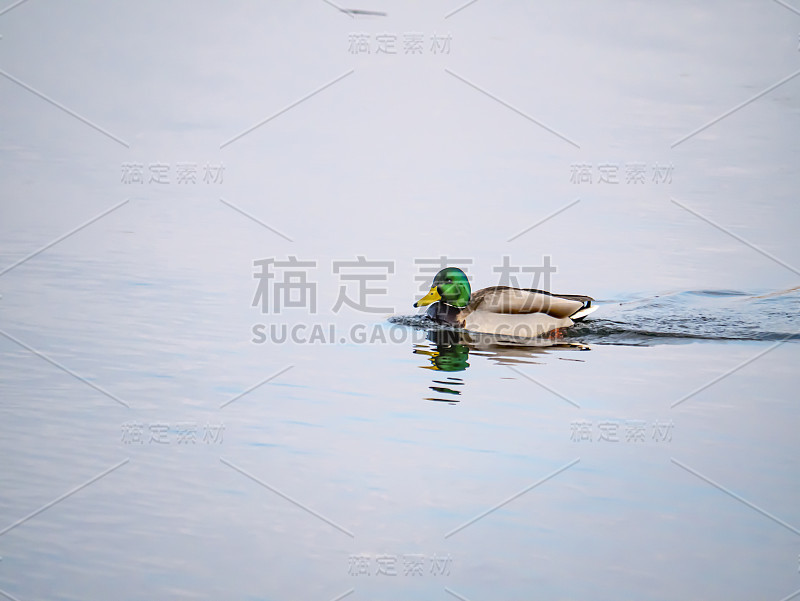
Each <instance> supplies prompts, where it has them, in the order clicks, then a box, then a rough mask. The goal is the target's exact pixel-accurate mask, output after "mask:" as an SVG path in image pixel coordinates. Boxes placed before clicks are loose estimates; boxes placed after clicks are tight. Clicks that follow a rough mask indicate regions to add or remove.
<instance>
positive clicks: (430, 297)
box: [414, 267, 472, 307]
mask: <svg viewBox="0 0 800 601" xmlns="http://www.w3.org/2000/svg"><path fill="white" fill-rule="evenodd" d="M470 294H472V290H471V289H470V287H469V280H468V279H467V276H466V274H465V273H464V272H463V271H461V270H460V269H459V268H458V267H446V268H445V269H442V270H441V271H440V272H439V273H437V274H436V277H435V278H433V286H431V290H430V292H428V294H426V295H425V296H423V297H422V298H421V299H419V300H418V301H417V302H415V303H414V306H415V307H424V306H425V305H430V304H431V303H435V302H436V301H442V302H443V303H445V304H447V305H451V306H453V307H466V306H467V304H468V303H469V297H470Z"/></svg>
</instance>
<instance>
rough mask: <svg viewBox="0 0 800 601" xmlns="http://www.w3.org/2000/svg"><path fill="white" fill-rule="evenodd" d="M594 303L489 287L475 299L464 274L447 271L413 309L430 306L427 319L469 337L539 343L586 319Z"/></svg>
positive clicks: (454, 269)
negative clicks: (472, 334) (490, 336)
mask: <svg viewBox="0 0 800 601" xmlns="http://www.w3.org/2000/svg"><path fill="white" fill-rule="evenodd" d="M593 300H594V299H593V298H591V297H589V296H581V295H576V294H551V293H549V292H544V291H543V290H533V289H523V288H511V287H509V286H490V287H489V288H483V289H481V290H478V291H477V292H475V294H472V290H471V288H470V285H469V280H468V279H467V276H466V274H464V272H463V271H461V270H460V269H458V268H457V267H447V268H445V269H442V270H441V271H440V272H439V273H437V274H436V277H435V278H433V285H432V286H431V289H430V292H428V294H426V295H425V296H424V297H422V298H421V299H419V300H418V301H417V302H416V303H414V306H415V307H424V306H427V305H430V307H428V311H427V314H428V316H429V317H431V318H432V319H434V320H436V321H438V322H440V323H446V324H449V325H452V326H455V327H458V328H463V329H465V330H468V331H470V332H478V333H482V334H494V335H499V336H513V337H517V338H535V337H537V336H542V335H544V334H547V333H548V332H552V331H553V330H557V329H559V328H566V327H569V326H571V325H573V324H574V323H575V322H576V321H578V320H581V319H583V318H584V317H586V316H587V315H589V313H591V312H592V311H594V310H595V309H597V307H593V306H592V301H593Z"/></svg>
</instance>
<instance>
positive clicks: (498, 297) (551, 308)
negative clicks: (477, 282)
mask: <svg viewBox="0 0 800 601" xmlns="http://www.w3.org/2000/svg"><path fill="white" fill-rule="evenodd" d="M591 301H592V299H591V297H588V296H578V295H565V296H556V295H554V294H550V293H549V292H544V291H542V290H533V289H523V288H511V287H509V286H491V287H489V288H483V289H482V290H478V291H477V292H475V294H473V295H472V298H471V299H470V302H469V305H468V306H467V308H466V312H467V313H472V312H474V311H479V312H484V311H485V312H489V313H499V314H505V315H515V314H531V313H545V314H547V315H549V316H551V317H554V318H556V319H563V318H566V317H569V316H570V315H573V314H575V313H576V312H578V311H580V310H581V309H582V308H584V307H585V306H587V303H591Z"/></svg>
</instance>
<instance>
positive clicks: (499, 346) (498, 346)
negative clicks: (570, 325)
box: [413, 328, 590, 404]
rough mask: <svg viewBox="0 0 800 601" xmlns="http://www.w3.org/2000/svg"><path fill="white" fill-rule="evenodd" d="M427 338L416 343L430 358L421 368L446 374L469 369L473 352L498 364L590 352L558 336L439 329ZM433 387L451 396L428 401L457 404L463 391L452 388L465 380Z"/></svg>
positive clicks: (447, 380)
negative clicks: (555, 352) (567, 352)
mask: <svg viewBox="0 0 800 601" xmlns="http://www.w3.org/2000/svg"><path fill="white" fill-rule="evenodd" d="M426 338H427V340H428V341H429V344H428V345H423V344H415V345H414V349H413V352H414V354H415V355H423V356H425V357H427V359H428V361H429V363H430V364H429V365H420V367H421V368H423V369H432V370H435V371H445V372H458V371H464V370H466V369H467V368H468V367H469V361H468V359H469V354H470V351H472V352H473V354H475V355H479V356H485V357H487V358H488V359H491V360H493V361H494V362H496V363H498V364H499V365H515V364H526V363H527V364H530V363H541V362H540V361H536V360H535V358H536V357H537V356H538V357H541V356H543V355H544V354H545V353H547V352H548V351H549V350H553V349H561V350H580V351H588V350H590V349H589V347H588V346H586V345H583V344H577V343H567V342H563V341H561V340H559V338H558V337H553V338H541V339H535V340H534V339H527V340H520V339H516V340H514V339H509V338H502V337H497V336H490V335H485V334H473V333H470V332H464V331H456V330H445V329H438V328H437V329H431V330H428V334H427V336H426ZM433 384H434V385H433V386H430V389H431V390H433V391H434V392H435V393H438V394H443V395H444V394H446V395H450V396H449V397H446V398H442V397H426V398H425V400H426V401H437V402H445V403H450V404H455V403H458V402H459V400H458V399H457V398H454V397H457V396H460V395H461V391H460V390H458V389H456V388H452V387H453V386H464V384H465V382H464V379H463V378H459V377H455V376H444V375H442V376H441V379H435V380H433Z"/></svg>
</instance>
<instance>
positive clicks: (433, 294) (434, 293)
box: [414, 286, 442, 307]
mask: <svg viewBox="0 0 800 601" xmlns="http://www.w3.org/2000/svg"><path fill="white" fill-rule="evenodd" d="M441 298H442V297H441V295H440V294H439V291H438V290H437V289H436V286H433V287H432V288H431V291H430V292H428V294H426V295H425V296H423V297H422V298H421V299H419V300H418V301H417V302H415V303H414V306H415V307H424V306H425V305H430V304H431V303H435V302H436V301H438V300H441Z"/></svg>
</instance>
